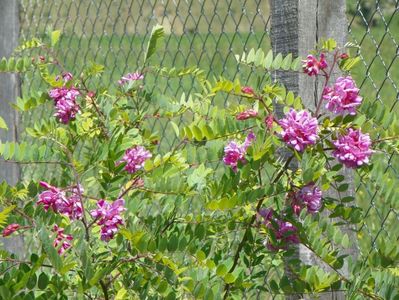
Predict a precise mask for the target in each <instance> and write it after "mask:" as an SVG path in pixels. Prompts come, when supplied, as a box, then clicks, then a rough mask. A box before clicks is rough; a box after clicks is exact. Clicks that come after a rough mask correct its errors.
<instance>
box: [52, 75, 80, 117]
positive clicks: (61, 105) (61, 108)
mask: <svg viewBox="0 0 399 300" xmlns="http://www.w3.org/2000/svg"><path fill="white" fill-rule="evenodd" d="M63 78H64V83H65V84H66V83H67V82H68V81H70V80H71V79H72V74H71V73H65V74H63ZM65 84H64V85H63V86H62V87H60V88H54V89H51V90H50V91H49V96H50V97H51V98H52V99H53V100H54V104H55V108H56V110H57V111H56V113H55V114H54V116H55V117H56V118H58V121H60V122H61V123H64V124H68V123H69V121H70V120H73V119H75V117H76V114H77V113H78V112H79V108H80V107H79V105H78V104H77V103H76V97H78V96H79V95H80V93H79V91H78V90H77V89H75V88H74V87H67V86H66V85H65Z"/></svg>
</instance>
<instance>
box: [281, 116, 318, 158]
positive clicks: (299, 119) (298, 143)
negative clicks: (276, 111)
mask: <svg viewBox="0 0 399 300" xmlns="http://www.w3.org/2000/svg"><path fill="white" fill-rule="evenodd" d="M279 124H280V126H281V127H282V128H283V131H282V132H281V137H282V139H283V140H284V142H286V143H287V144H288V146H290V147H292V148H294V149H295V150H297V151H300V152H302V151H303V150H304V149H305V148H306V146H308V145H313V144H315V143H316V140H317V139H318V135H317V131H318V127H317V119H316V118H313V117H312V116H311V115H310V113H308V112H307V111H306V110H302V111H295V110H294V109H292V108H291V110H290V111H289V112H288V113H287V114H286V115H285V118H284V119H281V120H280V121H279Z"/></svg>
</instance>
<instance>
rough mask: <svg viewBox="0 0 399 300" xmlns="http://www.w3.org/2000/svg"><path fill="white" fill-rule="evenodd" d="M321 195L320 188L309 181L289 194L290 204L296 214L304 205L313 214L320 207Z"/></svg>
mask: <svg viewBox="0 0 399 300" xmlns="http://www.w3.org/2000/svg"><path fill="white" fill-rule="evenodd" d="M321 196H322V194H321V190H320V189H319V188H318V187H317V186H316V185H314V184H313V183H310V184H307V185H305V186H304V187H302V188H301V189H300V190H299V191H297V192H296V193H294V194H292V195H291V197H292V202H291V206H292V208H293V210H294V212H295V213H296V214H297V215H299V213H300V212H301V210H302V209H303V208H304V207H306V208H307V210H308V212H309V213H312V214H313V213H316V212H318V211H319V210H320V208H321Z"/></svg>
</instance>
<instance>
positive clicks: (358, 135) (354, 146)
mask: <svg viewBox="0 0 399 300" xmlns="http://www.w3.org/2000/svg"><path fill="white" fill-rule="evenodd" d="M333 144H334V146H335V150H334V151H333V153H332V154H333V156H334V157H335V158H337V159H338V160H339V162H340V163H342V164H344V165H345V166H346V167H348V168H357V167H361V166H362V165H364V164H368V163H369V158H370V156H371V154H373V150H371V149H370V147H371V144H372V143H371V140H370V136H369V135H368V134H363V133H362V132H361V131H360V129H357V130H354V129H352V128H349V130H348V132H347V133H346V135H342V136H340V137H339V138H338V140H336V141H334V142H333Z"/></svg>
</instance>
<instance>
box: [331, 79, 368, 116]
mask: <svg viewBox="0 0 399 300" xmlns="http://www.w3.org/2000/svg"><path fill="white" fill-rule="evenodd" d="M323 99H324V100H326V101H328V103H327V105H326V108H327V109H328V110H329V111H331V112H333V113H335V114H344V113H346V112H347V113H349V114H350V115H355V114H356V107H357V106H359V105H360V104H361V102H362V97H361V96H359V89H358V88H357V87H356V83H355V81H354V80H353V79H352V77H351V76H347V77H339V78H338V79H337V81H336V82H335V84H334V86H333V87H332V88H331V87H326V88H325V89H324V91H323Z"/></svg>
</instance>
